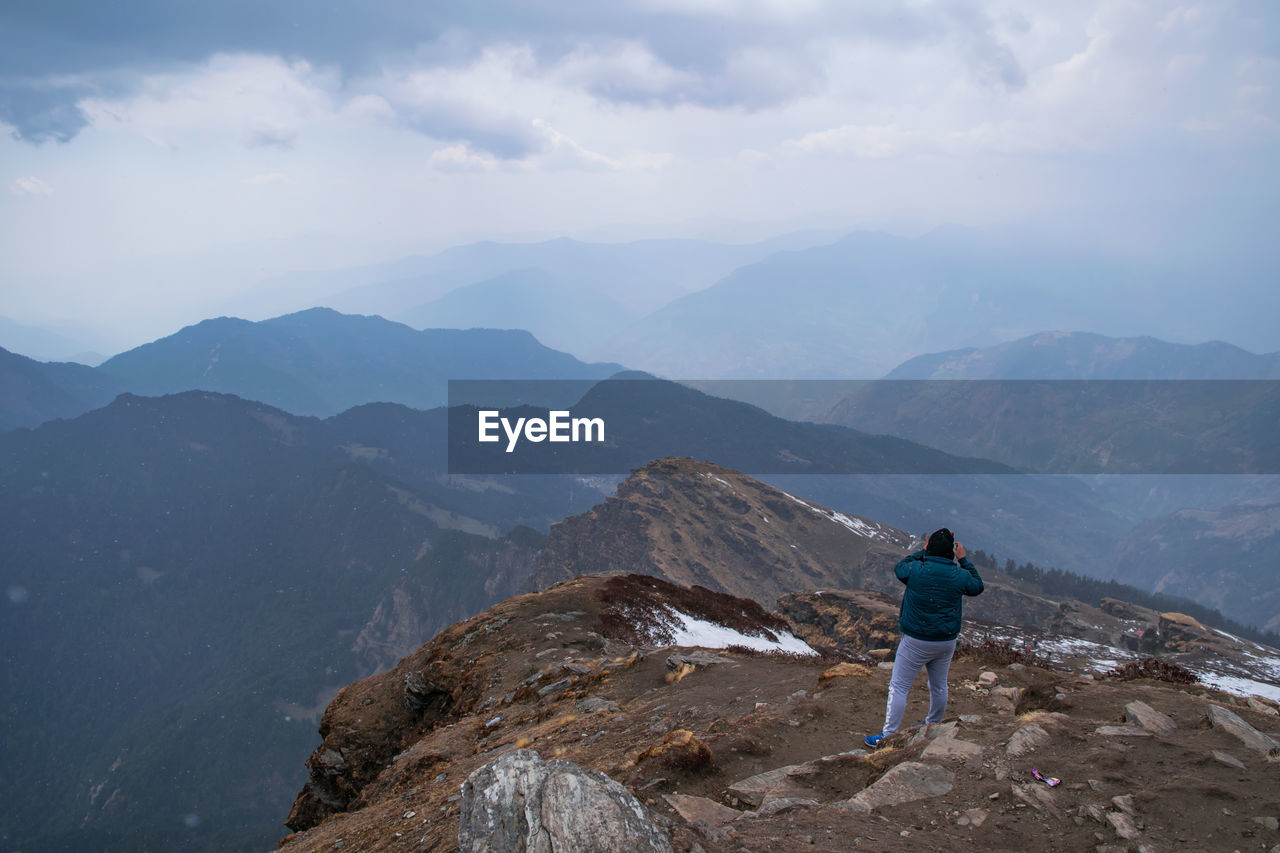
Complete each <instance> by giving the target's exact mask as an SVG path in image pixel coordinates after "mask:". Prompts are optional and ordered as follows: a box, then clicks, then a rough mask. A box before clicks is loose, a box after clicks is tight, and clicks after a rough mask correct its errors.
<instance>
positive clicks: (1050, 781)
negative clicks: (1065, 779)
mask: <svg viewBox="0 0 1280 853" xmlns="http://www.w3.org/2000/svg"><path fill="white" fill-rule="evenodd" d="M1031 775H1032V776H1034V777H1036V778H1037V779H1039V780H1040V781H1041V782H1043V783H1045V784H1046V785H1048V786H1049V787H1050V788H1056V787H1057V786H1059V785H1061V784H1062V780H1061V779H1059V778H1058V777H1057V776H1044V775H1042V774H1041V773H1040V771H1039V770H1032V771H1031Z"/></svg>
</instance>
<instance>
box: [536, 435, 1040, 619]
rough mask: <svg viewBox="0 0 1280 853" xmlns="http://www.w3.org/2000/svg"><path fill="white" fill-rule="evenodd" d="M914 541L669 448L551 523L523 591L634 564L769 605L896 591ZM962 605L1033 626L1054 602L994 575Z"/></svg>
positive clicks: (679, 581) (976, 613)
mask: <svg viewBox="0 0 1280 853" xmlns="http://www.w3.org/2000/svg"><path fill="white" fill-rule="evenodd" d="M912 547H919V543H918V542H915V543H914V545H913V537H912V535H911V534H910V533H908V532H906V531H904V530H899V529H897V528H894V527H891V526H889V525H887V524H882V523H880V522H877V521H873V520H871V519H868V518H861V517H858V516H853V515H846V514H845V513H841V512H838V511H836V510H833V509H830V508H828V507H825V506H822V505H821V504H817V503H814V502H812V501H807V500H802V499H800V498H797V497H795V496H794V495H791V494H789V493H787V492H784V491H782V490H780V489H777V488H774V487H773V486H770V485H768V484H767V483H764V482H761V481H760V480H757V479H755V478H753V477H749V476H747V475H746V474H743V473H741V472H738V471H733V470H730V469H728V468H722V467H720V466H718V465H714V464H712V463H710V462H700V461H695V460H692V459H677V458H667V459H659V460H657V461H656V462H652V463H650V464H649V465H646V466H644V467H643V468H640V469H638V470H636V471H634V472H633V473H632V475H631V476H630V477H629V478H628V479H627V480H626V481H625V482H623V483H622V484H621V485H620V486H619V487H618V490H617V492H616V493H615V494H614V495H613V496H612V497H610V498H608V499H607V500H606V501H604V502H603V503H601V504H598V505H596V506H595V507H593V508H592V509H590V510H588V511H587V512H585V513H582V514H580V515H575V516H572V517H570V518H567V519H565V520H564V521H562V522H560V523H559V524H554V525H552V527H551V533H550V535H549V536H548V539H547V545H546V547H545V548H543V550H542V553H541V554H540V555H539V558H538V567H537V570H536V572H535V574H534V575H533V578H532V581H531V586H530V589H541V588H545V587H547V586H549V585H550V584H552V583H555V582H557V581H560V580H565V579H567V578H571V577H575V576H577V575H584V574H595V573H602V572H639V573H642V574H649V575H656V576H658V577H661V578H665V579H666V580H669V581H672V582H674V583H677V584H683V585H693V584H698V585H701V586H705V587H707V588H708V589H711V590H715V591H717V592H727V593H730V594H732V595H737V596H742V597H745V598H751V599H754V600H755V601H758V602H760V603H762V604H764V605H765V606H768V607H772V606H773V605H774V603H775V602H776V601H777V600H778V598H779V596H783V595H786V594H788V593H791V592H795V591H799V590H812V589H821V588H832V589H855V588H865V589H873V590H879V591H881V592H884V593H888V594H891V595H897V594H898V593H899V591H900V588H901V584H900V583H899V582H898V580H897V579H896V578H895V577H894V576H893V571H892V569H893V566H894V564H895V563H897V562H898V560H900V559H902V557H903V556H904V555H905V554H906V553H907V552H908V551H909V550H910V549H911V548H912ZM968 607H969V611H968V612H970V613H971V615H973V616H975V617H977V618H981V619H987V620H990V621H993V622H1003V623H1010V624H1015V625H1025V626H1031V627H1034V626H1040V625H1043V624H1044V622H1045V621H1046V620H1047V619H1049V618H1050V617H1051V616H1052V615H1053V614H1054V613H1055V612H1056V611H1057V607H1058V603H1057V601H1054V600H1050V599H1046V598H1044V597H1042V596H1040V595H1038V594H1037V593H1035V592H1034V591H1031V590H1029V589H1028V588H1026V587H1025V586H1023V585H1020V584H1017V583H1016V582H1013V581H1010V580H1008V579H1006V578H1003V577H1001V576H999V575H997V576H995V577H993V578H991V579H990V583H989V591H988V592H987V593H986V594H984V595H983V596H981V597H979V598H976V599H974V600H972V601H971V602H968Z"/></svg>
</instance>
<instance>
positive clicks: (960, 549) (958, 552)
mask: <svg viewBox="0 0 1280 853" xmlns="http://www.w3.org/2000/svg"><path fill="white" fill-rule="evenodd" d="M964 555H965V550H964V546H963V545H961V544H960V543H959V542H957V543H956V559H957V560H963V559H964Z"/></svg>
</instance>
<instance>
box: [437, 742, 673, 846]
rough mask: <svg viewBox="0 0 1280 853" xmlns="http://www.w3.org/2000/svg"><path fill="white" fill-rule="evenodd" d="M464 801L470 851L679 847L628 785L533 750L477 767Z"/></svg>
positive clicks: (464, 842) (462, 831)
mask: <svg viewBox="0 0 1280 853" xmlns="http://www.w3.org/2000/svg"><path fill="white" fill-rule="evenodd" d="M461 809H462V814H461V816H460V819H459V822H458V848H459V850H461V851H462V853H481V851H484V853H571V851H572V852H573V853H577V852H578V851H581V853H621V851H627V853H631V851H636V853H672V847H671V841H670V839H669V838H668V837H667V833H666V832H665V831H664V830H663V829H662V828H661V827H660V826H658V824H657V823H656V822H655V821H654V819H653V817H652V816H651V815H650V813H649V811H648V810H647V809H646V808H645V807H644V805H643V804H642V803H641V802H640V801H639V800H637V799H636V798H635V796H633V795H632V793H631V792H630V791H628V790H627V789H626V788H624V787H623V786H622V785H620V784H618V783H617V782H615V781H614V780H612V779H610V778H609V777H608V776H606V775H604V774H603V773H599V772H596V771H595V770H588V769H586V768H585V767H580V766H578V765H577V764H574V763H573V762H571V761H560V760H553V761H543V760H542V758H541V757H540V756H539V755H538V753H536V752H534V751H533V750H528V749H517V750H512V751H511V752H507V753H504V754H503V755H501V756H499V757H498V758H496V759H494V760H493V761H490V762H489V763H488V764H486V765H484V766H483V767H480V768H477V769H476V770H475V772H473V773H472V774H471V775H470V776H468V777H467V781H466V782H464V783H463V785H462V803H461Z"/></svg>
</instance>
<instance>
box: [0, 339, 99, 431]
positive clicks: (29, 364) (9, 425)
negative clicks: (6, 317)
mask: <svg viewBox="0 0 1280 853" xmlns="http://www.w3.org/2000/svg"><path fill="white" fill-rule="evenodd" d="M122 390H123V388H122V386H121V384H120V382H119V381H117V380H116V379H114V378H113V377H110V376H107V375H105V374H103V373H100V372H98V371H96V370H94V369H93V368H92V367H86V366H85V365H83V364H74V363H70V362H43V361H34V360H32V359H30V358H27V357H26V356H21V355H18V354H17V353H12V352H9V351H8V350H4V349H0V432H3V431H5V430H10V429H16V428H17V427H33V426H36V425H38V424H42V423H44V422H45V421H49V420H53V419H54V418H73V417H75V416H76V415H80V414H84V413H85V412H87V411H89V410H90V409H96V408H98V407H99V406H105V405H106V404H107V403H109V402H111V401H112V399H114V398H115V396H116V394H119V393H120V391H122Z"/></svg>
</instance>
